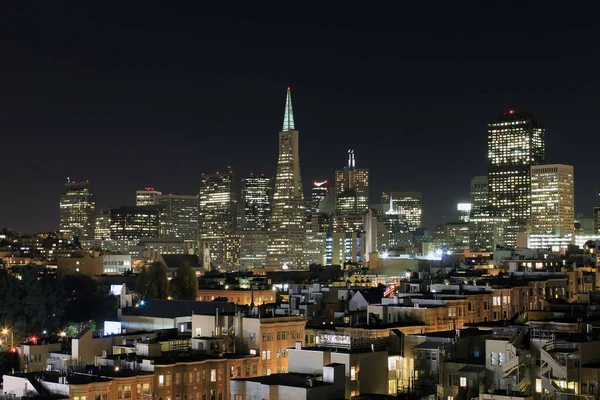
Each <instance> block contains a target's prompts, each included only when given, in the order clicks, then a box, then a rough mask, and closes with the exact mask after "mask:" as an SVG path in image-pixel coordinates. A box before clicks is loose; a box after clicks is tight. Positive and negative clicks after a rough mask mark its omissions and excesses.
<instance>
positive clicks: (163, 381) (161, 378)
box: [158, 375, 165, 387]
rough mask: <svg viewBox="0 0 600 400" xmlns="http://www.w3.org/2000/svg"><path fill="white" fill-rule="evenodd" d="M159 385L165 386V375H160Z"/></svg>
mask: <svg viewBox="0 0 600 400" xmlns="http://www.w3.org/2000/svg"><path fill="white" fill-rule="evenodd" d="M158 386H159V387H163V386H165V376H164V375H159V376H158Z"/></svg>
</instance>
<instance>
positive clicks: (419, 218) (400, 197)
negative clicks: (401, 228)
mask: <svg viewBox="0 0 600 400" xmlns="http://www.w3.org/2000/svg"><path fill="white" fill-rule="evenodd" d="M389 196H390V202H391V206H393V208H394V211H395V212H396V213H398V215H400V217H401V218H402V219H403V220H404V221H406V223H407V224H408V227H409V229H410V230H411V232H414V231H416V230H417V229H419V228H421V227H422V226H423V202H422V198H421V197H422V196H421V192H414V191H413V192H390V194H389Z"/></svg>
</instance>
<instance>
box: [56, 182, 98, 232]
mask: <svg viewBox="0 0 600 400" xmlns="http://www.w3.org/2000/svg"><path fill="white" fill-rule="evenodd" d="M95 212H96V202H95V200H94V195H93V193H92V184H91V183H90V182H89V181H85V182H79V183H77V182H75V181H72V180H71V179H70V178H67V182H66V183H65V188H64V190H63V193H62V195H61V196H60V232H61V233H64V234H68V235H71V236H76V237H78V238H79V239H80V240H87V239H93V238H94V216H95Z"/></svg>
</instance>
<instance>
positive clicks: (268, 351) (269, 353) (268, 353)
mask: <svg viewBox="0 0 600 400" xmlns="http://www.w3.org/2000/svg"><path fill="white" fill-rule="evenodd" d="M270 359H271V350H267V360H270Z"/></svg>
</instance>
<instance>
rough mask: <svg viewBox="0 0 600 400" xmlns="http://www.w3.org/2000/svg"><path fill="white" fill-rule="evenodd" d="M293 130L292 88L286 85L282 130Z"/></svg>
mask: <svg viewBox="0 0 600 400" xmlns="http://www.w3.org/2000/svg"><path fill="white" fill-rule="evenodd" d="M293 130H295V128H294V111H293V110H292V90H291V88H290V87H289V86H288V88H287V97H286V98H285V114H284V115H283V129H282V132H289V131H293Z"/></svg>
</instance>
